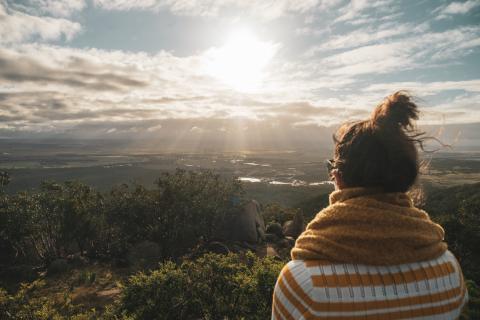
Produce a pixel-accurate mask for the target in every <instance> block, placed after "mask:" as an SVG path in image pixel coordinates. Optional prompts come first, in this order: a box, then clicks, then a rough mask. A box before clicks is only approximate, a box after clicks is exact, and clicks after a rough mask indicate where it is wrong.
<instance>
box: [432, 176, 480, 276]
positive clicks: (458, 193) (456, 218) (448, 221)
mask: <svg viewBox="0 0 480 320" xmlns="http://www.w3.org/2000/svg"><path fill="white" fill-rule="evenodd" d="M425 209H426V210H427V212H429V214H430V215H431V216H432V219H433V220H435V221H436V222H438V223H440V224H441V225H442V226H443V228H444V229H445V241H446V242H447V243H448V246H449V249H450V250H451V251H452V252H453V253H454V254H455V256H456V257H457V258H458V260H459V262H460V264H461V266H462V270H463V273H464V274H465V277H466V278H468V279H472V280H474V281H475V282H476V283H480V269H479V268H478V266H479V265H480V251H479V250H478V248H479V247H480V183H477V184H473V185H465V186H459V187H453V188H447V189H434V190H430V191H429V192H428V195H427V200H426V205H425Z"/></svg>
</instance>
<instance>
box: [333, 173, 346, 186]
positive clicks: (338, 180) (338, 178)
mask: <svg viewBox="0 0 480 320" xmlns="http://www.w3.org/2000/svg"><path fill="white" fill-rule="evenodd" d="M332 175H333V179H334V180H335V190H341V189H344V188H345V184H344V183H343V179H342V174H341V173H340V171H338V169H333V170H332Z"/></svg>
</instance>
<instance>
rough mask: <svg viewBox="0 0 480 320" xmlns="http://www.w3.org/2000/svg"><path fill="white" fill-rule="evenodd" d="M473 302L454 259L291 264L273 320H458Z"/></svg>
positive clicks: (277, 289) (276, 292)
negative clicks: (387, 263)
mask: <svg viewBox="0 0 480 320" xmlns="http://www.w3.org/2000/svg"><path fill="white" fill-rule="evenodd" d="M467 299H468V294H467V292H466V288H465V283H464V280H463V276H462V272H461V269H460V267H459V265H458V262H457V260H456V259H455V257H454V256H453V254H452V253H450V252H449V251H446V252H445V253H444V254H443V255H442V256H440V257H438V258H437V259H434V260H430V261H423V262H418V263H409V264H401V265H397V266H367V265H356V264H330V263H327V262H322V261H313V260H312V261H304V260H292V261H290V262H289V263H288V264H287V265H285V267H284V268H283V270H282V271H281V273H280V276H279V278H278V280H277V283H276V286H275V290H274V297H273V307H272V319H275V320H283V319H338V320H340V319H342V320H346V319H425V320H426V319H456V318H458V317H459V315H460V313H461V310H462V308H463V306H464V305H465V303H466V301H467Z"/></svg>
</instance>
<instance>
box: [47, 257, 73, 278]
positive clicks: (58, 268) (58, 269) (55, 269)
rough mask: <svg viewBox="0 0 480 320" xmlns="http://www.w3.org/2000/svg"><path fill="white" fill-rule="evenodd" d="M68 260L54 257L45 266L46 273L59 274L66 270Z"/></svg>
mask: <svg viewBox="0 0 480 320" xmlns="http://www.w3.org/2000/svg"><path fill="white" fill-rule="evenodd" d="M68 269H69V267H68V261H67V260H66V259H55V260H53V261H52V262H51V263H50V265H49V266H48V268H47V274H48V275H53V274H61V273H64V272H66V271H68Z"/></svg>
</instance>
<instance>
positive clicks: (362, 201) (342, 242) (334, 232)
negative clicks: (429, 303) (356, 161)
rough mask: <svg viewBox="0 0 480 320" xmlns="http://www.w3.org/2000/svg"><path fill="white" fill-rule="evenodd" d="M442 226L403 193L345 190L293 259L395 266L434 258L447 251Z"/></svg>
mask: <svg viewBox="0 0 480 320" xmlns="http://www.w3.org/2000/svg"><path fill="white" fill-rule="evenodd" d="M443 237H444V231H443V229H442V227H441V226H440V225H438V224H436V223H434V222H432V220H430V217H429V216H428V214H427V213H426V212H425V211H423V210H420V209H418V208H415V206H414V205H413V202H412V200H411V199H410V197H409V196H408V195H406V194H405V193H382V192H380V191H379V190H376V189H366V188H347V189H342V190H338V191H334V192H333V193H332V194H330V205H329V206H328V207H327V208H325V209H323V210H322V211H320V212H319V213H318V214H317V215H316V217H315V218H314V219H313V220H312V221H311V222H310V223H309V224H308V225H307V228H306V230H305V231H304V232H303V233H302V234H301V235H300V237H299V238H298V239H297V241H296V243H295V247H294V248H293V249H292V251H291V256H292V259H294V260H324V261H328V262H331V263H358V264H369V265H394V264H403V263H411V262H417V261H424V260H430V259H434V258H436V257H438V256H440V255H441V254H443V253H444V252H445V251H446V250H447V244H446V243H445V242H443Z"/></svg>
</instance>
